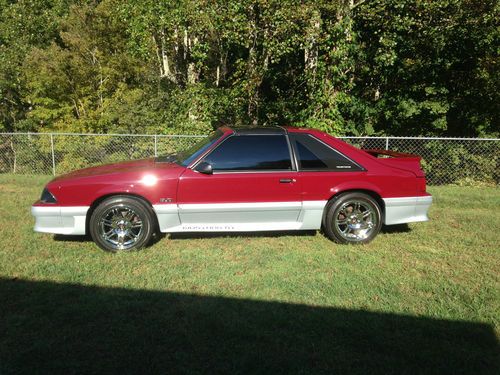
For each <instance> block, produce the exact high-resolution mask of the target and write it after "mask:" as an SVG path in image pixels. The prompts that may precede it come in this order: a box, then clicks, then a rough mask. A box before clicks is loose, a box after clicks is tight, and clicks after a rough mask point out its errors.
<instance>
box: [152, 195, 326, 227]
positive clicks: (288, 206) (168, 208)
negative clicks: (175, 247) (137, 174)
mask: <svg viewBox="0 0 500 375" xmlns="http://www.w3.org/2000/svg"><path fill="white" fill-rule="evenodd" d="M326 203H327V201H306V202H259V203H217V204H180V205H178V206H177V205H175V204H159V205H154V206H153V208H154V210H155V212H156V214H157V215H158V222H159V225H160V231H162V232H165V233H174V232H255V231H273V230H301V229H303V230H307V229H319V228H320V227H321V221H322V218H323V210H324V207H325V205H326Z"/></svg>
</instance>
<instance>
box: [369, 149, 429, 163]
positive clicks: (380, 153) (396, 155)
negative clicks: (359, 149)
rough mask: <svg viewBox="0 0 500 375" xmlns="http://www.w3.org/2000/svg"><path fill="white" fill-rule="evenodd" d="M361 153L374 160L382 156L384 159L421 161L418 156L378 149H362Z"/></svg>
mask: <svg viewBox="0 0 500 375" xmlns="http://www.w3.org/2000/svg"><path fill="white" fill-rule="evenodd" d="M363 151H364V152H367V153H369V154H370V155H372V156H375V157H376V158H378V157H380V156H382V157H384V156H385V157H389V158H405V159H413V160H414V161H415V160H417V161H419V162H420V160H421V159H422V158H421V157H420V156H418V155H414V154H407V153H405V152H397V151H390V150H381V149H378V148H374V149H369V150H365V149H363Z"/></svg>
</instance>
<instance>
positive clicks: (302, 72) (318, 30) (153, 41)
mask: <svg viewBox="0 0 500 375" xmlns="http://www.w3.org/2000/svg"><path fill="white" fill-rule="evenodd" d="M498 10H499V5H498V2H497V1H496V0H440V1H431V0H372V1H370V0H336V1H332V0H316V1H307V0H254V1H245V0H182V1H178V0H176V1H155V0H128V1H120V0H103V1H83V0H82V1H76V0H20V1H9V0H0V131H49V130H50V131H52V130H55V131H74V132H117V133H205V132H207V131H208V130H209V129H212V128H213V127H216V126H219V125H221V124H233V125H234V124H236V125H240V126H248V125H249V126H251V125H272V124H294V125H305V126H309V127H315V128H319V129H323V130H326V131H328V132H330V133H333V134H338V135H340V134H355V135H367V134H389V135H459V136H485V135H490V136H498V134H499V124H498V113H500V108H499V105H500V104H499V103H500V97H499V92H500V90H499V74H498V45H499V25H498V19H499V17H498V16H499V14H498Z"/></svg>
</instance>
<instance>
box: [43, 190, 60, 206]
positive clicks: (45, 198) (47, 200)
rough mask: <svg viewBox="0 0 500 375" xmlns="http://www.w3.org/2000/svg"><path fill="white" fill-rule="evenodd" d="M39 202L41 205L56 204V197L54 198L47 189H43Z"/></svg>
mask: <svg viewBox="0 0 500 375" xmlns="http://www.w3.org/2000/svg"><path fill="white" fill-rule="evenodd" d="M40 200H41V201H42V202H43V203H57V200H56V197H54V196H53V195H52V193H51V192H50V191H49V190H48V189H47V188H45V189H43V191H42V196H41V197H40Z"/></svg>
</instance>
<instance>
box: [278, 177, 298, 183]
mask: <svg viewBox="0 0 500 375" xmlns="http://www.w3.org/2000/svg"><path fill="white" fill-rule="evenodd" d="M292 182H295V178H280V184H291V183H292Z"/></svg>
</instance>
